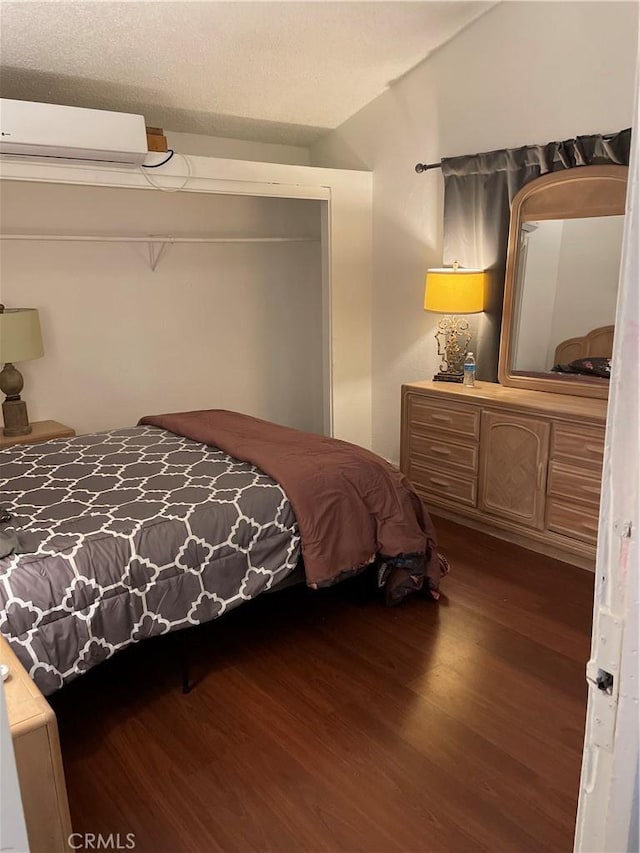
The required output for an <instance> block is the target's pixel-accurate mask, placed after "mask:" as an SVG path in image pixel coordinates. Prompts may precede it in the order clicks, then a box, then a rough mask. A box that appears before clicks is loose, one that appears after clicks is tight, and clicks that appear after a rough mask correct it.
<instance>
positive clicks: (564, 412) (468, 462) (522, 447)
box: [400, 382, 607, 569]
mask: <svg viewBox="0 0 640 853" xmlns="http://www.w3.org/2000/svg"><path fill="white" fill-rule="evenodd" d="M606 412H607V401H606V400H598V399H593V398H589V397H570V396H566V395H563V394H555V393H547V392H544V391H527V390H521V389H515V388H506V387H504V386H502V385H498V384H494V383H491V382H476V385H475V387H474V388H466V387H464V386H462V385H458V384H453V383H443V382H415V383H412V384H410V385H403V387H402V437H401V448H400V467H401V469H402V471H403V473H404V474H406V476H407V477H408V478H409V480H410V481H411V483H412V484H413V485H414V486H415V488H416V490H417V491H418V493H419V494H420V496H421V497H422V498H423V499H424V501H425V504H426V505H427V507H428V508H430V509H432V510H433V512H434V514H436V515H443V516H445V517H447V518H451V519H453V520H455V521H458V522H460V523H461V524H465V525H467V526H469V527H474V528H477V529H479V530H483V531H486V532H487V533H491V534H493V535H495V536H499V537H501V538H503V539H508V540H510V541H512V542H516V543H518V544H520V545H524V546H525V547H527V548H531V549H533V550H535V551H541V552H542V553H546V554H549V555H551V556H554V557H557V558H559V559H561V560H565V561H566V562H569V563H573V564H575V565H578V566H582V567H584V568H590V569H592V568H593V567H594V564H595V545H596V537H597V532H598V512H599V504H600V479H601V471H602V459H603V455H604V434H605V420H606Z"/></svg>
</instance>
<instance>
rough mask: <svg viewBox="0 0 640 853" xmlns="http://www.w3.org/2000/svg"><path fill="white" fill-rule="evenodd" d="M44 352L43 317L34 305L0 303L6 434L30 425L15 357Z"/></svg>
mask: <svg viewBox="0 0 640 853" xmlns="http://www.w3.org/2000/svg"><path fill="white" fill-rule="evenodd" d="M42 355H44V350H43V348H42V335H41V333H40V318H39V317H38V312H37V311H36V309H35V308H5V307H4V305H0V364H4V367H3V368H2V371H1V372H0V390H1V391H2V392H3V393H4V394H6V397H5V401H4V403H3V404H2V416H3V418H4V429H3V431H2V432H3V434H4V435H8V436H15V435H27V434H28V433H30V432H31V425H30V424H29V418H28V416H27V404H26V403H25V402H24V400H21V399H20V392H21V391H22V386H23V385H24V382H23V379H22V374H21V373H20V371H19V370H17V369H16V368H15V367H14V366H13V362H14V361H29V360H30V359H32V358H40V356H42Z"/></svg>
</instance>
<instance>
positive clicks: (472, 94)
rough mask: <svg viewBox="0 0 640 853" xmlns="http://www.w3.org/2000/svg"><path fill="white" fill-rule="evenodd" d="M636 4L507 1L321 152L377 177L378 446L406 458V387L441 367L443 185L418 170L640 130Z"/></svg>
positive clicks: (315, 155)
mask: <svg viewBox="0 0 640 853" xmlns="http://www.w3.org/2000/svg"><path fill="white" fill-rule="evenodd" d="M637 36H638V6H637V4H636V3H617V2H588V3H580V2H575V3H574V2H553V3H537V2H531V3H529V2H523V3H520V2H518V3H516V2H505V3H500V4H499V5H498V6H496V7H494V8H493V9H492V10H491V11H490V12H488V13H487V14H486V15H484V16H482V17H481V18H479V19H478V20H477V21H475V22H474V23H473V24H471V25H470V26H469V27H468V28H467V29H466V30H464V31H463V32H462V33H460V34H459V35H458V36H456V37H455V38H454V39H452V40H451V41H450V42H449V43H448V44H446V45H444V46H443V47H442V48H441V49H440V50H439V51H437V52H436V53H434V54H433V55H432V56H431V57H429V58H428V59H427V60H426V61H425V62H424V63H422V65H420V66H418V67H417V68H416V69H414V70H413V71H411V72H410V73H409V74H407V75H406V76H405V77H404V78H402V79H401V80H400V81H398V82H397V83H396V84H394V85H393V86H391V88H390V89H389V90H388V91H387V92H385V93H384V94H383V95H381V96H380V97H379V98H377V99H376V100H375V101H373V102H372V103H371V104H369V105H367V106H366V107H365V108H364V109H363V110H361V111H360V112H359V113H357V114H356V115H355V116H354V117H353V118H351V119H349V121H347V122H345V123H344V124H343V125H341V126H340V127H339V128H338V129H337V130H336V131H334V132H332V133H330V134H328V135H327V136H325V137H323V138H322V139H321V140H320V141H319V142H318V143H317V144H316V145H315V146H314V147H313V148H312V151H311V156H312V162H313V163H314V164H317V165H326V166H333V167H340V168H362V167H366V168H370V169H372V170H373V172H374V179H373V184H374V223H373V265H374V279H373V355H372V359H373V361H372V369H373V377H374V378H373V441H374V448H375V449H376V450H377V451H378V452H380V453H382V454H383V455H385V456H387V457H389V458H393V459H397V458H398V446H399V431H400V430H399V419H400V385H401V383H402V382H406V381H411V380H415V379H423V378H429V377H430V376H431V375H432V374H433V373H434V372H435V369H436V367H437V359H436V355H435V342H434V340H433V337H432V335H433V329H434V325H435V322H436V321H437V317H433V316H430V315H428V314H425V312H424V311H423V310H422V295H423V287H424V273H425V270H426V269H427V267H429V266H438V265H439V264H440V263H441V262H442V177H441V175H440V173H439V172H438V171H432V172H427V173H425V174H422V175H416V174H415V172H414V165H415V163H416V162H434V161H436V162H437V161H438V160H439V159H440V157H444V156H447V157H451V156H456V155H461V154H473V153H475V152H478V151H489V150H492V149H495V148H505V147H514V146H519V145H526V144H530V143H544V142H547V141H550V140H554V139H565V138H569V137H572V136H575V135H576V134H581V133H594V132H607V131H615V130H620V129H622V128H624V127H628V126H629V125H630V124H631V118H632V104H633V91H634V69H635V58H636V42H637Z"/></svg>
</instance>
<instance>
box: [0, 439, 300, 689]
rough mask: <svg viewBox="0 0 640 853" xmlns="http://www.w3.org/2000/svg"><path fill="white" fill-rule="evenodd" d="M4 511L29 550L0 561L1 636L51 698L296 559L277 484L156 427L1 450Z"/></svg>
mask: <svg viewBox="0 0 640 853" xmlns="http://www.w3.org/2000/svg"><path fill="white" fill-rule="evenodd" d="M0 505H2V506H3V507H4V508H5V509H6V510H7V513H8V514H10V516H11V518H10V520H8V522H6V523H5V524H4V525H3V527H4V529H5V530H8V531H9V532H11V531H12V530H15V531H16V532H17V534H18V538H19V541H20V543H21V549H22V550H24V551H28V552H29V553H14V554H12V555H10V556H6V557H3V558H2V559H0V633H2V634H3V635H4V636H5V637H6V639H7V640H8V641H9V643H10V645H11V647H12V649H13V650H14V651H15V653H16V654H17V656H18V657H19V659H20V661H21V662H22V664H23V665H24V666H25V668H26V669H27V671H28V672H29V673H30V675H31V677H32V678H33V679H34V681H35V682H36V684H37V685H38V686H39V688H40V689H41V690H42V692H43V693H44V694H45V695H47V694H50V693H52V692H53V691H55V690H57V689H58V688H59V687H61V686H62V685H63V684H65V683H67V682H69V681H71V680H72V679H74V678H75V677H77V676H78V675H80V674H82V673H83V672H86V671H87V670H89V669H90V668H91V667H93V666H95V665H96V664H98V663H100V662H101V661H103V660H105V659H106V658H108V657H110V656H111V655H113V654H114V653H115V652H116V651H118V650H120V649H123V648H125V647H126V646H128V645H130V644H131V643H133V642H137V641H139V640H142V639H145V638H147V637H152V636H155V635H158V634H164V633H167V632H169V631H173V630H176V629H179V628H185V627H188V626H190V625H197V624H200V623H203V622H207V621H209V620H211V619H214V618H215V617H217V616H219V615H221V614H222V613H224V612H225V611H227V610H230V609H231V608H233V607H235V606H237V605H238V604H241V603H242V602H243V601H248V600H250V599H252V598H255V597H256V596H257V595H258V594H260V593H261V592H263V591H264V590H267V589H269V588H271V587H272V586H274V585H275V584H276V583H278V582H279V581H281V580H283V579H284V578H285V577H286V576H287V575H288V574H289V573H291V572H292V571H293V570H294V569H295V567H296V564H297V562H298V559H299V554H300V536H299V531H298V527H297V524H296V519H295V516H294V514H293V511H292V509H291V506H290V504H289V501H288V499H287V496H286V494H285V492H284V491H283V489H282V488H281V486H280V485H278V483H276V482H275V481H274V480H272V479H271V478H270V477H268V476H267V475H266V474H264V473H262V471H260V470H258V469H257V468H256V467H254V466H253V465H251V464H248V463H246V462H239V461H237V460H236V459H234V458H232V457H231V456H229V455H227V454H226V453H223V452H222V451H221V450H218V449H217V448H215V447H208V446H206V445H204V444H201V443H199V442H196V441H192V440H190V439H188V438H183V437H181V436H178V435H175V434H173V433H171V432H167V431H166V430H163V429H159V428H158V427H154V426H138V427H132V428H128V429H118V430H113V431H110V432H106V433H98V434H93V435H85V436H78V437H75V438H69V439H58V440H56V441H51V442H47V443H45V444H40V445H24V446H16V447H13V448H9V449H8V450H5V451H3V452H2V454H0Z"/></svg>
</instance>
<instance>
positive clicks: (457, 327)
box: [424, 262, 487, 382]
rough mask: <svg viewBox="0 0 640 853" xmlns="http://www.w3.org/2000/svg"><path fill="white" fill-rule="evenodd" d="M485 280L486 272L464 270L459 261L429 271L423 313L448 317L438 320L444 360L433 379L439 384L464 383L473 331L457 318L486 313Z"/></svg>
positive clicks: (438, 336) (439, 344) (467, 324)
mask: <svg viewBox="0 0 640 853" xmlns="http://www.w3.org/2000/svg"><path fill="white" fill-rule="evenodd" d="M486 280H487V274H486V272H485V271H484V270H469V269H462V268H461V267H460V266H459V264H458V263H457V262H456V263H454V265H453V266H452V267H444V268H441V269H431V270H427V278H426V282H425V292H424V310H425V311H433V312H434V313H436V314H446V315H447V316H446V317H442V319H441V320H439V321H438V326H437V331H436V334H435V338H436V341H437V342H438V355H439V356H440V357H441V359H442V360H441V362H440V371H439V372H438V373H436V375H435V376H434V377H433V378H434V380H435V381H436V382H462V377H463V372H464V370H463V366H464V359H465V356H466V354H467V345H468V343H469V341H470V340H471V332H470V331H469V323H468V322H467V321H466V320H463V319H461V318H460V317H459V316H457V315H459V314H478V313H479V312H481V311H484V291H485V284H486Z"/></svg>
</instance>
